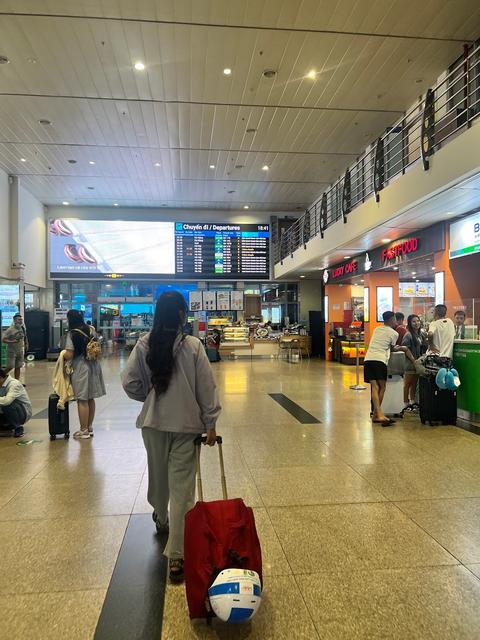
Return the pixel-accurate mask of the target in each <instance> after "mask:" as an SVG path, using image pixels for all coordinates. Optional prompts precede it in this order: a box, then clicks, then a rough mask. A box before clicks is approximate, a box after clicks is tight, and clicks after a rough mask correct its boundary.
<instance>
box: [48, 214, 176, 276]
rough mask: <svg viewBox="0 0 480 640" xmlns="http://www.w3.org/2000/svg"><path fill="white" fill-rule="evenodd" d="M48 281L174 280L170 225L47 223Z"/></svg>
mask: <svg viewBox="0 0 480 640" xmlns="http://www.w3.org/2000/svg"><path fill="white" fill-rule="evenodd" d="M49 239H50V276H51V277H52V278H59V277H62V278H64V277H67V278H68V277H71V278H92V277H100V278H102V277H112V274H113V275H114V276H115V275H117V274H119V275H125V274H132V275H135V276H138V277H142V276H146V277H147V276H151V275H174V274H175V224H174V223H173V222H156V221H154V222H147V221H139V222H136V221H132V220H76V219H64V220H60V219H56V220H50V223H49Z"/></svg>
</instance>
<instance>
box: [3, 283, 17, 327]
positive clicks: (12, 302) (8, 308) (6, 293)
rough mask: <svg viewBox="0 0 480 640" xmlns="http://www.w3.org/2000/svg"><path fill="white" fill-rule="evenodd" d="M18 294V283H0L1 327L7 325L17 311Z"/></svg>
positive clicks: (10, 322)
mask: <svg viewBox="0 0 480 640" xmlns="http://www.w3.org/2000/svg"><path fill="white" fill-rule="evenodd" d="M19 295H20V291H19V287H18V284H1V285H0V311H1V312H2V326H3V327H9V326H10V325H11V324H12V322H13V316H14V315H15V314H16V313H18V298H19Z"/></svg>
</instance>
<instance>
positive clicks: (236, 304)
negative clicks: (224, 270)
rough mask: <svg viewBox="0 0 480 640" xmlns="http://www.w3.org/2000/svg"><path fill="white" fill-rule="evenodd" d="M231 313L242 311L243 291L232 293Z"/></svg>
mask: <svg viewBox="0 0 480 640" xmlns="http://www.w3.org/2000/svg"><path fill="white" fill-rule="evenodd" d="M231 298H232V305H231V306H232V311H243V291H232V292H231Z"/></svg>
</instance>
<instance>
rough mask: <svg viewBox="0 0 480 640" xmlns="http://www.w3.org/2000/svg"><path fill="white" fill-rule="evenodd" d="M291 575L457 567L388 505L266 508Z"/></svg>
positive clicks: (408, 521)
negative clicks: (429, 566) (400, 568)
mask: <svg viewBox="0 0 480 640" xmlns="http://www.w3.org/2000/svg"><path fill="white" fill-rule="evenodd" d="M268 513H269V515H270V518H271V520H272V523H273V527H274V529H275V531H276V533H277V535H278V537H279V539H280V543H281V545H282V548H283V550H284V551H285V555H286V556H287V560H288V562H289V563H290V566H291V567H292V571H293V573H294V574H297V573H315V572H318V571H321V570H332V569H340V568H346V569H354V568H366V567H371V568H397V567H414V566H427V565H443V564H458V561H457V560H455V558H453V557H452V556H451V555H450V554H448V553H447V552H446V551H445V550H444V549H442V547H441V546H440V545H439V544H437V543H436V542H435V540H433V539H432V538H431V537H430V536H429V535H428V534H426V533H425V532H424V531H422V529H420V527H418V526H417V525H416V524H414V523H413V522H412V521H411V520H410V519H409V518H408V517H407V516H405V515H404V514H403V513H402V512H401V511H400V510H399V509H397V507H395V505H392V504H348V505H322V506H310V507H289V508H269V509H268Z"/></svg>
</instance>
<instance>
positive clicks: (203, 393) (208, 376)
mask: <svg viewBox="0 0 480 640" xmlns="http://www.w3.org/2000/svg"><path fill="white" fill-rule="evenodd" d="M149 337H150V334H147V335H145V336H143V337H142V338H140V340H139V341H138V342H137V344H136V345H135V348H134V349H133V351H132V353H131V354H130V357H129V359H128V362H127V364H126V367H125V369H124V370H123V371H122V374H121V379H122V385H123V388H124V390H125V392H126V394H127V395H128V397H129V398H132V400H138V401H139V402H143V407H142V410H141V412H140V415H139V416H138V418H137V427H138V428H143V427H150V428H153V429H159V430H160V431H174V432H176V433H202V432H203V431H205V430H206V429H213V428H214V427H215V423H216V421H217V418H218V416H219V414H220V411H221V406H220V404H219V402H218V397H217V390H216V384H215V379H214V377H213V371H212V368H211V366H210V362H209V361H208V358H207V354H206V353H205V349H204V348H203V345H202V343H201V342H200V340H198V339H197V338H194V337H193V336H182V335H181V334H179V335H178V336H177V339H176V341H175V344H174V347H173V353H174V357H175V366H174V369H173V375H172V379H171V380H170V384H169V386H168V389H167V391H166V392H165V393H163V394H162V395H160V396H158V395H157V394H156V393H155V389H153V387H152V383H151V376H152V372H151V371H150V368H149V366H148V365H147V361H146V358H147V353H148V340H149Z"/></svg>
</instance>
